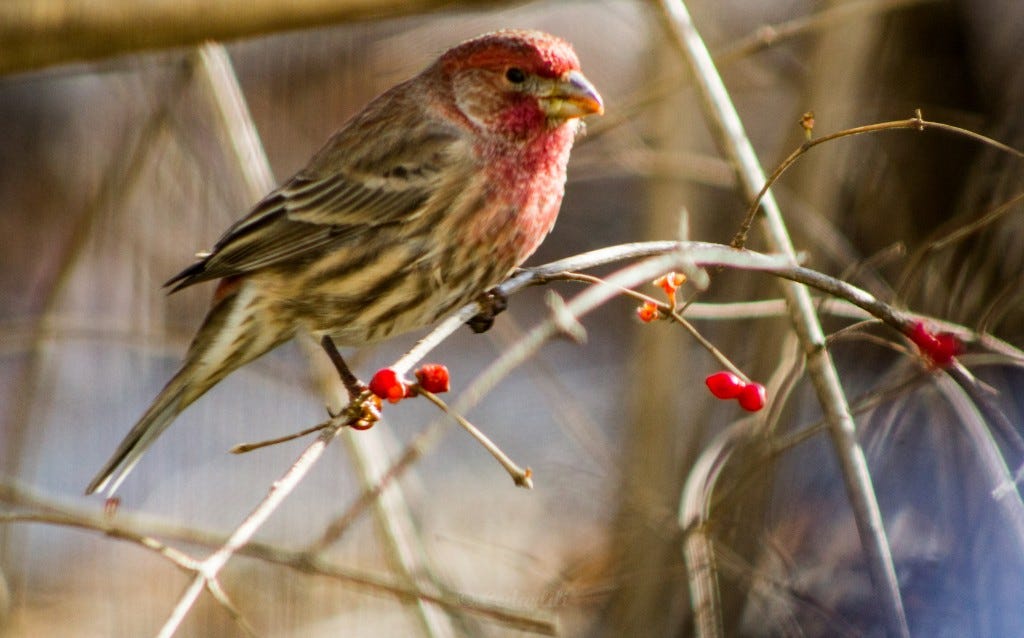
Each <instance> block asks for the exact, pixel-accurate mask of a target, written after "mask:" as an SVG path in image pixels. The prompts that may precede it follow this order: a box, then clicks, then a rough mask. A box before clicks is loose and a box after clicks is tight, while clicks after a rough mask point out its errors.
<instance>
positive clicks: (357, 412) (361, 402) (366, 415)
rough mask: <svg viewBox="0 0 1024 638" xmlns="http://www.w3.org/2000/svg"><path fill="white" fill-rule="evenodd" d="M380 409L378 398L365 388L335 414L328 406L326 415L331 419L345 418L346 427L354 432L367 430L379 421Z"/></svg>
mask: <svg viewBox="0 0 1024 638" xmlns="http://www.w3.org/2000/svg"><path fill="white" fill-rule="evenodd" d="M364 388H365V386H364ZM380 408H381V403H380V397H378V396H377V395H375V394H373V393H372V392H370V389H369V388H366V389H364V390H363V391H362V392H360V393H359V394H358V395H356V396H355V397H353V398H352V401H350V402H349V404H348V405H346V406H345V407H344V408H342V409H340V410H338V411H337V412H335V411H334V410H331V408H330V406H328V408H327V415H328V416H330V417H331V418H332V419H337V418H339V417H345V421H346V423H347V425H348V426H349V427H350V428H352V429H354V430H369V429H370V428H372V427H373V425H374V424H375V423H376V422H377V421H380V417H381V411H380Z"/></svg>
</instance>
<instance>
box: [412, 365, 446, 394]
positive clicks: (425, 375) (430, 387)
mask: <svg viewBox="0 0 1024 638" xmlns="http://www.w3.org/2000/svg"><path fill="white" fill-rule="evenodd" d="M416 380H417V381H418V382H419V384H420V387H421V388H423V389H424V390H426V391H427V392H433V393H434V394H440V393H441V392H447V391H448V390H449V389H451V380H450V379H449V377H448V368H446V367H445V366H443V365H441V364H440V363H428V364H425V365H423V366H421V367H420V369H419V370H417V371H416Z"/></svg>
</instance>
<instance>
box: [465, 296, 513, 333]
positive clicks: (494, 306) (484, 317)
mask: <svg viewBox="0 0 1024 638" xmlns="http://www.w3.org/2000/svg"><path fill="white" fill-rule="evenodd" d="M476 301H477V303H479V304H480V307H481V310H480V312H478V313H477V314H475V315H474V316H473V317H471V318H470V320H469V321H467V322H466V325H467V326H469V328H470V330H472V331H473V332H475V333H477V334H480V333H481V332H487V331H488V330H490V329H491V326H493V325H494V318H495V317H497V316H498V315H499V314H501V313H502V312H504V311H505V309H506V308H508V295H506V294H505V293H503V292H501V291H500V290H498V289H497V288H492V289H490V290H488V291H487V292H485V293H483V294H482V295H480V296H479V297H477V299H476Z"/></svg>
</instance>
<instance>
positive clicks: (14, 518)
mask: <svg viewBox="0 0 1024 638" xmlns="http://www.w3.org/2000/svg"><path fill="white" fill-rule="evenodd" d="M0 502H4V503H7V504H9V505H13V506H16V507H20V508H31V511H26V512H20V513H11V514H0V523H6V522H11V523H43V524H52V525H61V526H65V527H73V528H77V529H81V530H85V531H94V532H98V533H100V534H104V535H106V536H108V537H110V538H114V539H118V540H124V541H128V542H132V543H135V544H137V545H139V546H140V547H143V548H144V549H148V550H150V551H153V552H155V553H157V554H160V555H162V556H165V557H166V558H167V559H168V560H170V561H171V562H172V563H175V564H176V565H178V566H180V567H181V568H182V569H184V570H186V571H189V572H194V571H196V567H195V566H196V565H198V561H195V560H194V559H193V558H192V557H190V556H188V555H186V554H183V553H182V552H180V551H179V550H177V549H174V548H173V547H169V546H167V545H165V544H164V543H163V542H161V541H159V540H157V539H156V537H158V536H159V537H164V538H170V539H174V540H177V541H180V542H183V543H189V544H193V545H201V546H205V547H213V548H216V547H220V546H221V545H223V544H224V536H223V535H221V534H216V533H212V532H207V531H202V530H197V529H191V528H183V527H181V526H179V525H169V524H165V523H161V522H156V521H152V520H146V521H143V520H142V519H140V518H138V517H134V516H131V515H130V514H125V513H120V514H119V515H118V516H117V518H116V519H111V518H109V517H107V516H106V515H102V514H97V513H96V512H95V510H94V509H93V508H81V507H76V506H73V505H69V504H65V503H60V502H57V501H54V500H53V499H49V498H44V497H42V496H41V495H39V494H38V493H36V492H33V491H30V490H28V489H26V488H25V487H23V486H20V485H17V484H11V483H0ZM239 553H240V554H244V555H246V556H249V557H252V558H256V559H258V560H263V561H265V562H267V563H271V564H275V565H280V566H282V567H287V568H289V569H294V570H296V571H300V572H303V573H305V574H309V575H313V576H325V577H328V578H332V579H335V580H338V581H341V582H345V583H348V584H351V585H357V586H359V587H361V588H363V589H367V590H371V591H374V592H378V593H383V594H388V595H390V596H396V597H401V598H423V599H424V600H428V601H430V602H433V603H436V604H438V605H441V606H444V607H447V608H449V609H452V610H454V611H463V612H467V613H471V614H475V615H478V616H480V617H482V618H489V619H491V620H495V621H498V622H501V623H503V624H505V625H508V626H510V627H513V628H515V629H519V630H522V631H530V632H534V633H541V634H545V635H554V634H555V625H554V623H553V622H552V621H551V620H550V619H548V618H544V617H541V616H539V615H537V614H535V613H531V612H530V611H527V610H520V609H513V608H509V607H506V606H502V605H498V604H495V603H493V602H489V601H485V600H482V599H477V598H474V597H473V596H472V595H470V594H466V593H458V594H445V593H433V592H428V591H424V590H421V589H416V588H411V587H409V586H407V585H403V584H400V583H397V582H394V581H393V580H391V579H389V578H386V577H384V576H382V575H378V574H376V573H373V572H367V571H363V570H357V569H352V568H346V567H341V566H339V565H336V564H333V563H328V562H326V561H325V560H323V559H322V558H320V557H318V556H313V555H310V554H308V553H307V552H302V551H296V550H291V549H285V548H282V547H278V546H275V545H268V544H265V543H260V542H252V543H249V544H248V545H246V546H245V547H243V548H242V549H241V550H239Z"/></svg>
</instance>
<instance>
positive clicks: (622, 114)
mask: <svg viewBox="0 0 1024 638" xmlns="http://www.w3.org/2000/svg"><path fill="white" fill-rule="evenodd" d="M924 2H938V0H861V1H860V2H844V3H843V4H841V5H838V6H834V7H830V8H827V9H823V10H821V11H819V12H817V13H812V14H810V15H807V16H800V17H797V18H793V19H792V20H787V21H784V22H779V23H777V24H768V25H762V26H760V27H758V28H757V29H755V30H754V31H753V32H752V33H750V34H748V35H747V36H744V37H742V38H740V39H738V40H736V41H735V42H734V43H732V44H730V45H728V46H726V47H723V48H722V49H720V50H718V51H715V52H714V55H713V57H714V59H715V62H716V63H717V64H718V66H719V67H720V68H721V67H726V66H729V65H730V64H732V63H733V62H736V61H737V60H740V59H742V58H745V57H747V56H749V55H752V54H754V53H757V52H759V51H761V50H763V49H766V48H768V47H770V46H773V45H776V44H780V43H782V42H785V41H786V40H789V39H791V38H794V37H796V36H799V35H805V34H809V33H813V32H815V31H819V30H822V29H827V28H829V27H833V26H837V25H840V24H843V23H845V22H847V21H849V20H850V19H851V18H856V17H865V18H867V17H874V16H877V15H880V14H883V13H887V12H889V11H893V10H897V9H905V8H909V7H912V6H914V5H917V4H923V3H924ZM685 81H686V77H685V75H684V74H679V75H677V76H673V77H669V78H666V79H665V80H664V81H662V82H658V83H657V84H656V88H655V89H654V90H648V91H645V92H643V94H641V95H634V96H632V97H628V98H626V100H625V101H624V103H623V104H620V105H619V106H618V107H617V108H616V109H615V112H614V113H609V114H607V115H605V116H604V117H602V118H601V119H600V120H598V121H597V122H596V123H594V124H591V125H588V127H587V136H586V137H584V138H583V139H582V140H580V141H581V142H582V143H584V144H586V143H587V142H588V140H591V139H595V138H597V137H600V136H601V135H603V134H605V133H607V132H608V131H610V130H612V129H614V128H617V127H619V126H621V125H622V124H626V123H631V122H634V121H635V120H636V114H637V113H638V112H639V111H640V110H642V109H643V108H645V107H647V106H650V105H652V104H654V103H656V102H658V101H660V100H663V99H665V98H667V97H669V96H671V95H673V94H675V92H676V91H678V90H679V88H680V87H682V86H683V85H684V84H685Z"/></svg>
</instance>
